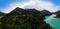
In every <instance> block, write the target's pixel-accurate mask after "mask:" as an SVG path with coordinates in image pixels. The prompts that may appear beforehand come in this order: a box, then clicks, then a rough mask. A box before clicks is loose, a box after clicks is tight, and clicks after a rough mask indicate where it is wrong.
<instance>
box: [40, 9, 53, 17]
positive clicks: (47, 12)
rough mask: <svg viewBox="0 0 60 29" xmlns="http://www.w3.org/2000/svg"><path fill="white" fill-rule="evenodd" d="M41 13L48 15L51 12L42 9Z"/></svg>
mask: <svg viewBox="0 0 60 29" xmlns="http://www.w3.org/2000/svg"><path fill="white" fill-rule="evenodd" d="M41 13H42V14H43V15H44V16H50V15H51V14H52V13H51V12H49V11H47V10H42V11H41Z"/></svg>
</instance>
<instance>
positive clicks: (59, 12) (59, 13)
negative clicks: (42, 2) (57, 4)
mask: <svg viewBox="0 0 60 29" xmlns="http://www.w3.org/2000/svg"><path fill="white" fill-rule="evenodd" d="M56 17H57V18H60V10H59V11H57V12H56Z"/></svg>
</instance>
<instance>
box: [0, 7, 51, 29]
mask: <svg viewBox="0 0 60 29" xmlns="http://www.w3.org/2000/svg"><path fill="white" fill-rule="evenodd" d="M44 19H45V17H44V15H43V14H42V13H41V12H40V11H38V10H36V9H22V8H19V7H17V8H15V9H14V10H13V11H11V12H10V13H8V14H6V15H5V16H4V17H3V18H1V20H0V29H52V27H51V26H50V25H49V24H47V23H46V22H45V21H44Z"/></svg>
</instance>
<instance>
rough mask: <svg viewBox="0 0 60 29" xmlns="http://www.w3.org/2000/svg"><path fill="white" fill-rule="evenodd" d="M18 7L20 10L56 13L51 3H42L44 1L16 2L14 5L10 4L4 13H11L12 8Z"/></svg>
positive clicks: (55, 8)
mask: <svg viewBox="0 0 60 29" xmlns="http://www.w3.org/2000/svg"><path fill="white" fill-rule="evenodd" d="M16 7H20V8H24V9H25V8H35V9H37V10H39V11H40V10H43V9H46V10H48V11H50V12H55V11H57V8H58V7H56V6H55V5H54V4H53V3H51V2H48V1H44V0H30V1H28V2H16V3H10V5H9V7H6V8H5V9H6V11H5V12H6V13H8V12H10V11H12V10H13V9H14V8H16Z"/></svg>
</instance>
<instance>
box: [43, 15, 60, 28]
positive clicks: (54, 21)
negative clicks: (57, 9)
mask: <svg viewBox="0 0 60 29" xmlns="http://www.w3.org/2000/svg"><path fill="white" fill-rule="evenodd" d="M55 16H56V15H54V14H53V15H51V16H45V18H46V19H45V20H44V21H45V22H46V23H48V24H50V26H52V27H53V28H55V29H60V18H54V17H55Z"/></svg>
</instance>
